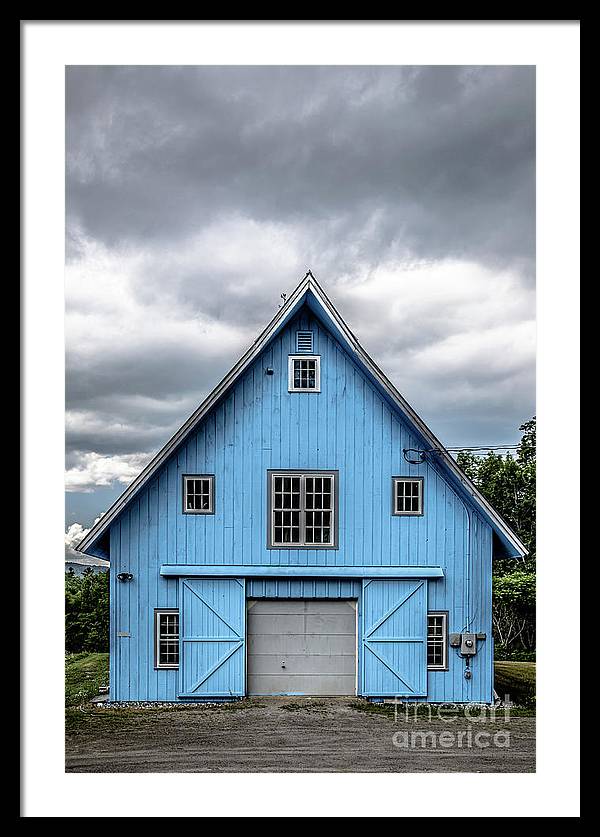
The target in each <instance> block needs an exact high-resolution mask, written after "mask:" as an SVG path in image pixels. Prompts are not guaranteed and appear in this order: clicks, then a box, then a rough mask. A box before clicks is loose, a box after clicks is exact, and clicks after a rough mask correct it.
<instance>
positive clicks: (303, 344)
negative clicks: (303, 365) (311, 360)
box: [296, 331, 314, 355]
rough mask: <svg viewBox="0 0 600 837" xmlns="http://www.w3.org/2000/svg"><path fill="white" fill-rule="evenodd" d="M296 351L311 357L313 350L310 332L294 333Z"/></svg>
mask: <svg viewBox="0 0 600 837" xmlns="http://www.w3.org/2000/svg"><path fill="white" fill-rule="evenodd" d="M296 351H297V352H298V354H300V352H305V353H306V354H309V355H312V353H313V351H314V349H313V333H312V331H297V332H296Z"/></svg>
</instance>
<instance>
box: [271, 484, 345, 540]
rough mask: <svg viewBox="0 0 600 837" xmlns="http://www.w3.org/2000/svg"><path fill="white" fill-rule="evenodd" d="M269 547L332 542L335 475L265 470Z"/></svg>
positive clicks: (334, 523)
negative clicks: (268, 497)
mask: <svg viewBox="0 0 600 837" xmlns="http://www.w3.org/2000/svg"><path fill="white" fill-rule="evenodd" d="M269 480H270V496H271V520H270V538H269V545H270V546H284V547H291V546H310V547H332V546H335V545H336V524H337V521H336V496H335V495H336V491H335V474H334V473H322V472H320V471H318V472H315V471H313V472H307V473H301V474H300V473H298V474H296V473H275V472H272V473H269Z"/></svg>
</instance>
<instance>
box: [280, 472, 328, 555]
mask: <svg viewBox="0 0 600 837" xmlns="http://www.w3.org/2000/svg"><path fill="white" fill-rule="evenodd" d="M275 477H300V542H299V543H277V541H276V540H275V515H274V513H273V512H274V507H275ZM306 477H331V509H329V510H328V511H330V512H331V522H330V526H329V529H330V532H331V542H330V543H305V541H306V531H305V528H306V527H305V521H306V516H305V512H306V509H305V508H304V501H303V498H305V497H306V491H305V480H306ZM269 480H270V483H269V497H270V499H269V518H270V519H269V543H268V547H269V549H337V548H338V530H337V515H336V509H337V495H336V487H337V473H336V472H335V471H269ZM309 511H312V510H309Z"/></svg>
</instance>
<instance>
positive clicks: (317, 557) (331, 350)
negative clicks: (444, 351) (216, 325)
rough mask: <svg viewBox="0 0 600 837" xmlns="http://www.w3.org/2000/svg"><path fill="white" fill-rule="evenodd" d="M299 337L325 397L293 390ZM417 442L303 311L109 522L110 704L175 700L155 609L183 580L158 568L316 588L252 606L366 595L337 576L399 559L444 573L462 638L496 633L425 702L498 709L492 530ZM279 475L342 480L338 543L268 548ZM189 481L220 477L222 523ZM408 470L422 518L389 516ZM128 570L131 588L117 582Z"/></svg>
mask: <svg viewBox="0 0 600 837" xmlns="http://www.w3.org/2000/svg"><path fill="white" fill-rule="evenodd" d="M297 330H303V331H304V330H307V331H312V332H313V333H314V353H315V354H318V355H320V356H321V392H320V393H289V392H288V355H289V354H294V353H295V351H296V347H295V334H296V331H297ZM267 367H272V368H273V370H274V374H272V375H266V374H265V369H266V368H267ZM420 447H423V442H422V440H421V439H419V438H418V437H417V436H416V434H415V433H414V432H412V431H411V429H410V427H409V426H408V424H407V423H406V421H405V420H404V418H403V416H402V415H400V413H399V412H398V411H397V410H395V409H394V408H393V407H392V406H391V405H390V404H388V402H387V401H386V400H385V399H384V398H383V397H382V396H381V395H380V394H379V393H378V391H377V390H376V389H375V387H374V386H373V385H372V384H371V383H370V381H369V380H368V379H367V377H366V376H365V374H364V373H363V372H362V370H361V369H360V368H359V367H358V366H357V364H356V363H355V362H354V361H353V359H352V358H351V357H350V356H349V355H348V354H347V352H346V351H345V350H344V349H343V348H342V346H341V345H340V344H339V343H338V342H337V340H336V339H335V338H334V337H333V336H332V335H331V334H330V333H329V332H328V331H327V330H326V329H325V328H324V327H323V326H322V325H321V324H320V321H319V320H318V319H317V318H316V317H315V316H314V315H313V314H312V313H311V312H310V311H309V309H308V308H303V309H302V310H301V312H300V314H299V315H298V316H297V317H295V318H294V320H292V321H291V322H290V323H289V324H288V326H287V327H286V328H285V329H284V330H283V331H282V332H281V333H280V334H279V335H278V336H277V337H276V338H275V339H274V340H273V341H272V342H271V344H270V345H269V346H268V348H267V349H266V350H265V351H264V352H263V353H262V354H261V356H260V357H259V358H257V360H256V361H255V362H254V363H253V365H252V366H251V367H250V368H249V370H248V371H247V372H246V373H245V374H244V376H243V377H241V378H240V379H239V380H238V381H237V383H236V384H235V385H234V386H233V388H232V389H231V390H230V391H229V393H228V394H227V395H226V397H224V398H223V400H222V401H221V402H220V403H218V404H217V405H216V406H215V408H214V409H213V410H212V411H211V412H210V413H209V414H208V415H207V416H206V417H205V419H204V420H203V422H202V423H201V425H200V426H199V427H198V428H197V429H196V430H195V431H194V432H193V433H192V434H191V435H190V436H189V437H188V438H187V439H186V441H185V442H184V443H182V445H181V446H180V447H179V449H178V450H177V452H176V453H175V454H174V455H173V456H172V457H171V458H170V460H168V462H167V463H166V464H165V466H164V467H163V468H162V470H161V471H160V472H159V473H158V474H157V476H156V477H155V478H154V479H153V480H152V481H151V482H150V483H149V484H148V486H146V488H144V489H143V490H142V491H141V492H140V493H139V494H138V495H137V496H136V497H135V498H134V499H133V500H132V501H131V503H130V504H129V506H127V507H126V508H125V510H124V511H123V512H122V513H121V515H120V516H119V517H118V518H117V519H116V520H115V522H114V523H113V524H112V526H111V529H110V560H111V564H110V573H111V699H113V700H174V701H176V700H177V699H178V696H179V683H178V672H177V671H173V670H157V669H155V667H154V627H153V611H154V608H161V607H179V606H180V593H179V590H178V580H177V579H176V578H165V577H161V576H160V574H159V570H160V566H161V565H162V564H200V565H202V564H208V565H210V564H227V565H236V564H239V565H262V566H264V565H269V566H273V567H277V566H287V565H296V566H306V567H307V580H306V581H297V580H293V581H292V580H285V581H284V580H281V581H273V580H268V581H266V580H261V579H258V580H252V581H250V582H248V590H247V595H248V596H251V597H260V596H269V597H277V596H280V595H283V596H286V597H295V596H297V597H299V598H304V597H309V596H311V595H316V596H323V597H325V598H328V597H339V598H343V597H348V598H353V597H354V596H355V595H356V596H358V595H359V594H358V593H356V590H358V587H357V586H356V585H357V584H360V579H358V578H357V579H356V581H355V582H353V581H352V580H350V581H346V580H345V581H344V582H341V581H336V580H335V568H336V567H339V566H345V567H349V566H350V567H351V566H394V565H399V564H400V565H416V566H421V565H425V566H427V565H435V566H438V565H439V566H442V567H443V568H444V578H443V579H439V580H435V581H429V582H426V587H427V590H428V607H429V609H430V610H447V611H448V614H449V630H450V631H452V632H458V631H460V630H466V629H467V627H468V628H469V629H470V630H473V631H484V632H486V633H487V635H488V639H487V640H486V641H484V642H482V643H480V649H479V652H478V654H477V655H476V656H475V658H474V660H473V663H472V671H473V677H472V680H470V681H467V680H465V678H464V676H463V673H464V661H463V660H462V659H460V658H459V657H458V656H457V654H456V653H455V650H454V649H449V671H445V672H441V671H440V672H429V673H428V674H427V699H428V700H434V701H450V700H464V701H467V700H474V701H486V702H489V701H490V700H491V699H492V642H491V631H492V626H491V560H492V531H491V528H490V526H489V525H488V524H487V523H486V522H484V520H483V519H482V518H481V517H480V516H479V515H478V514H477V512H476V510H475V508H474V507H471V505H470V504H469V501H468V498H467V499H466V500H465V501H463V500H461V499H459V497H458V496H457V494H456V492H455V491H454V490H453V489H452V488H451V487H450V485H449V484H448V482H447V481H446V479H445V478H444V476H443V474H442V472H441V469H440V467H439V466H438V465H437V464H436V463H435V462H433V461H432V462H430V461H425V462H422V463H420V464H418V465H414V464H408V463H407V462H406V461H405V460H404V457H403V453H402V451H403V448H420ZM277 468H291V469H299V470H302V469H306V470H310V469H315V470H316V469H319V470H326V469H335V470H337V471H339V548H337V549H269V548H267V525H268V521H267V507H268V502H267V470H269V469H277ZM184 473H187V474H194V473H198V474H214V475H215V513H214V514H212V515H186V514H183V513H182V499H181V498H182V488H181V485H182V475H183V474H184ZM398 475H406V476H420V477H423V479H424V513H423V515H422V516H415V517H409V516H393V515H392V514H391V479H392V476H398ZM465 502H466V503H467V507H465ZM467 508H468V511H467ZM310 566H326V567H331V569H332V582H326V581H324V580H320V581H315V580H314V579H313V580H311V579H310V569H309V568H310ZM122 571H127V572H131V573H133V580H132V581H130V582H125V583H121V582H117V581H115V577H116V574H117V573H119V572H122ZM336 584H337V585H338V586H337V587H336V586H335V585H336ZM318 585H320V586H318ZM317 590H320V592H319V593H317V592H315V591H317ZM342 590H343V591H344V592H343V593H342ZM267 591H268V592H267ZM311 591H312V592H311ZM336 591H337V592H336ZM338 594H339V595H338ZM360 606H361V605H360V601H359V608H360ZM467 611H469V612H467ZM122 632H127V633H128V634H129V636H127V637H123V636H118V635H117V634H118V633H122ZM361 688H362V686H361Z"/></svg>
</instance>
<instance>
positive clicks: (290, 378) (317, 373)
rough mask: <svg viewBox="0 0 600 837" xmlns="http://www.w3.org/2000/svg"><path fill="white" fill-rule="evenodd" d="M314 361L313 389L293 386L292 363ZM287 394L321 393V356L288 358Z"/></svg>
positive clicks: (293, 356) (300, 355) (301, 355)
mask: <svg viewBox="0 0 600 837" xmlns="http://www.w3.org/2000/svg"><path fill="white" fill-rule="evenodd" d="M296 360H314V361H315V385H314V387H310V388H308V387H295V386H294V361H296ZM288 392H304V393H306V392H321V356H320V355H304V354H296V355H289V356H288Z"/></svg>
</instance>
